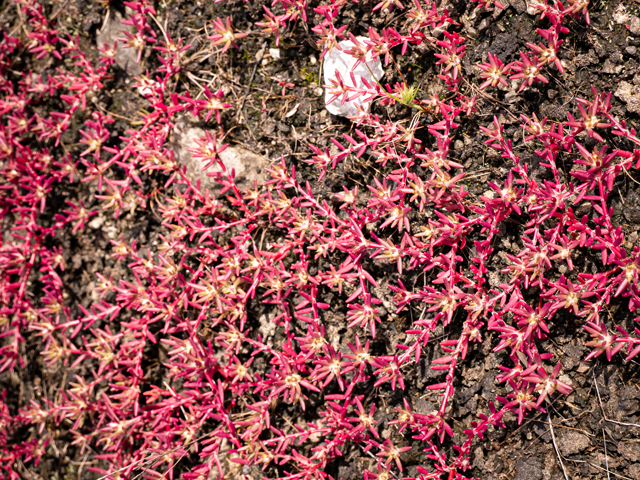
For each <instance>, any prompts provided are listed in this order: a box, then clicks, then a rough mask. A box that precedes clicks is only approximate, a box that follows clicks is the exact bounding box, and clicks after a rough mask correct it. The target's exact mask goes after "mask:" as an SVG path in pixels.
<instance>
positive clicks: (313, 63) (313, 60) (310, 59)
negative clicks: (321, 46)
mask: <svg viewBox="0 0 640 480" xmlns="http://www.w3.org/2000/svg"><path fill="white" fill-rule="evenodd" d="M309 62H310V63H311V65H315V64H316V63H318V60H316V56H315V55H311V56H310V57H309Z"/></svg>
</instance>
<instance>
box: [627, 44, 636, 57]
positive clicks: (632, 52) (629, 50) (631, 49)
mask: <svg viewBox="0 0 640 480" xmlns="http://www.w3.org/2000/svg"><path fill="white" fill-rule="evenodd" d="M625 50H626V52H627V53H628V54H629V55H635V54H636V52H637V51H638V49H637V48H636V47H634V46H633V45H631V46H629V47H627V48H626V49H625Z"/></svg>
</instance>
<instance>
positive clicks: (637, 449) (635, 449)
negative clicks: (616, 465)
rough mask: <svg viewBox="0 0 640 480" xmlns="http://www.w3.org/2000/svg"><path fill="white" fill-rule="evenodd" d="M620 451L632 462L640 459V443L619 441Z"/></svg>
mask: <svg viewBox="0 0 640 480" xmlns="http://www.w3.org/2000/svg"><path fill="white" fill-rule="evenodd" d="M618 453H619V454H620V455H622V456H623V457H624V458H626V459H627V460H629V461H631V462H637V461H638V460H640V445H639V444H637V443H619V444H618Z"/></svg>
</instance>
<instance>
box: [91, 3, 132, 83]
mask: <svg viewBox="0 0 640 480" xmlns="http://www.w3.org/2000/svg"><path fill="white" fill-rule="evenodd" d="M108 15H109V18H108V19H107V22H106V23H105V24H104V25H103V27H102V29H101V30H100V31H99V32H98V36H97V38H96V42H97V43H98V46H99V47H101V48H102V46H103V45H104V44H105V43H106V44H107V45H108V46H109V47H110V48H113V44H114V43H115V42H116V40H117V39H118V38H121V37H124V35H123V34H122V32H123V31H124V32H131V31H132V28H131V25H123V23H122V15H121V14H120V12H118V11H116V10H111V11H110V12H109V14H108ZM137 55H138V54H137V52H136V51H135V49H133V48H124V46H123V45H122V42H118V48H117V49H116V56H115V60H116V65H118V66H119V67H120V68H122V69H123V70H124V71H126V72H127V73H128V74H129V75H131V76H132V77H137V76H138V75H140V65H138V63H137V62H136V57H137Z"/></svg>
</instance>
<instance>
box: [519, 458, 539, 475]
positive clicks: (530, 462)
mask: <svg viewBox="0 0 640 480" xmlns="http://www.w3.org/2000/svg"><path fill="white" fill-rule="evenodd" d="M516 472H517V476H516V478H517V479H518V480H542V464H541V463H540V460H538V459H537V458H534V457H532V458H526V459H525V458H522V459H520V460H519V461H518V464H517V465H516Z"/></svg>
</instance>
